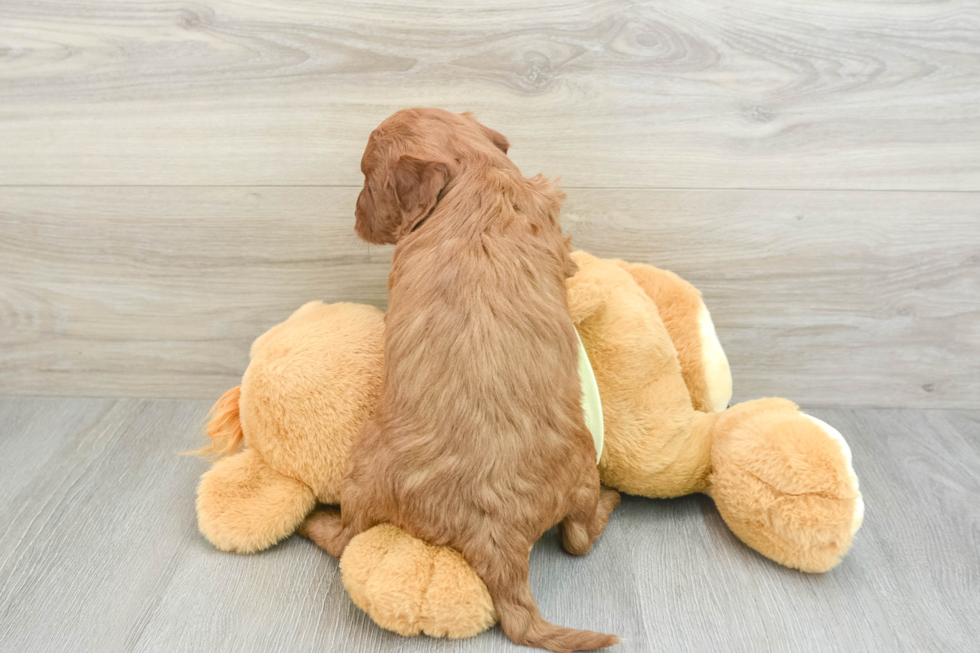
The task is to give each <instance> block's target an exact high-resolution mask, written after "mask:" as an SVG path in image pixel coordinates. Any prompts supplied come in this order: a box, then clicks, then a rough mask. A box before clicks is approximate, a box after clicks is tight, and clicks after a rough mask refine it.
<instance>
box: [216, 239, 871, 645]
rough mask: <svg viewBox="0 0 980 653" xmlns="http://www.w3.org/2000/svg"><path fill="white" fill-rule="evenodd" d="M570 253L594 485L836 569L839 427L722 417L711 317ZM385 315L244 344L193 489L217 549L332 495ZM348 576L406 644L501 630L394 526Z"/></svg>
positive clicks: (771, 553)
mask: <svg viewBox="0 0 980 653" xmlns="http://www.w3.org/2000/svg"><path fill="white" fill-rule="evenodd" d="M574 259H575V261H576V263H578V266H579V271H578V273H577V274H576V275H575V276H574V277H572V278H570V279H569V280H568V301H569V308H570V311H571V315H572V319H573V320H574V322H575V325H576V327H577V329H578V332H579V335H580V337H581V340H582V342H583V343H584V345H585V349H586V351H587V353H588V357H589V361H590V362H591V364H592V368H593V371H594V373H595V377H596V381H597V383H598V387H599V394H600V397H601V404H602V416H603V420H604V423H605V438H604V446H603V449H602V454H601V459H600V460H599V472H600V476H601V478H602V482H603V483H604V484H606V485H609V486H612V487H614V488H616V489H618V490H620V491H621V492H626V493H629V494H635V495H642V496H646V497H657V498H665V497H677V496H682V495H685V494H691V493H694V492H702V493H705V494H707V495H709V496H711V497H712V498H713V499H714V501H715V504H716V505H717V507H718V511H719V512H720V513H721V515H722V517H723V518H724V520H725V522H726V523H727V524H728V526H729V527H730V528H731V529H732V531H733V532H734V533H735V534H736V535H737V536H738V537H740V538H741V539H742V540H743V541H744V542H745V543H746V544H748V545H749V546H750V547H752V548H753V549H755V550H756V551H758V552H759V553H761V554H763V555H765V556H768V557H769V558H772V559H773V560H775V561H777V562H779V563H782V564H784V565H787V566H790V567H795V568H797V569H801V570H803V571H808V572H823V571H826V570H828V569H830V568H831V567H833V566H834V565H836V564H837V563H838V562H839V561H840V559H841V557H842V556H843V555H844V554H845V553H846V551H847V549H848V547H849V546H850V544H851V540H852V538H853V536H854V533H855V532H856V531H857V529H858V528H859V527H860V526H861V520H862V517H863V503H862V500H861V495H860V493H859V492H858V480H857V477H856V476H855V474H854V470H853V469H852V467H851V455H850V451H849V449H848V447H847V444H846V443H845V442H844V439H843V438H842V437H841V436H840V434H839V433H838V432H837V431H836V430H834V429H833V428H832V427H831V426H829V425H827V424H825V423H824V422H821V421H820V420H818V419H816V418H813V417H810V416H808V415H806V414H804V413H801V412H800V411H799V410H798V409H797V407H796V406H795V405H794V404H793V403H792V402H790V401H787V400H785V399H759V400H756V401H749V402H745V403H742V404H738V405H736V406H733V407H731V408H728V407H727V406H728V402H729V400H730V398H731V376H730V372H729V368H728V362H727V360H726V358H725V354H724V352H723V351H722V348H721V345H720V344H719V342H718V339H717V336H716V335H715V330H714V327H713V325H712V322H711V317H710V315H709V313H708V311H707V309H706V308H705V306H704V304H703V302H702V300H701V295H700V293H699V292H698V291H697V290H696V289H695V288H694V287H693V286H691V285H690V284H688V283H687V282H685V281H684V280H682V279H681V278H680V277H678V276H677V275H675V274H673V273H671V272H667V271H663V270H658V269H656V268H653V267H650V266H647V265H630V264H627V263H624V262H622V261H614V260H604V259H599V258H596V257H593V256H591V255H589V254H586V253H584V252H576V253H575V254H574ZM383 318H384V316H383V314H382V313H381V312H380V311H378V310H377V309H375V308H371V307H368V306H361V305H356V304H332V305H325V304H322V303H319V302H313V303H309V304H306V305H305V306H303V307H302V308H300V309H299V310H298V311H296V313H294V314H293V315H292V316H291V317H290V318H289V319H288V320H286V321H285V322H283V323H282V324H280V325H278V326H275V327H273V328H272V329H270V330H269V331H268V332H267V333H265V334H264V335H262V336H261V337H260V338H259V339H258V340H256V341H255V344H253V345H252V352H251V364H250V365H249V367H248V369H247V370H246V372H245V375H244V377H243V379H242V384H241V386H239V387H238V388H234V389H232V390H229V391H228V392H227V393H225V395H224V396H223V397H222V398H221V399H220V400H219V401H218V403H217V404H216V405H215V407H214V409H213V415H212V419H211V422H210V424H209V426H208V434H209V435H210V436H211V438H212V443H211V445H210V446H208V447H205V449H203V450H202V451H201V452H202V453H211V454H217V455H219V456H221V455H224V454H233V455H228V456H227V457H224V458H221V459H220V460H218V461H217V463H216V464H215V465H214V467H213V468H212V469H211V470H210V471H208V472H207V473H205V474H204V475H203V476H202V477H201V482H200V485H199V487H198V498H197V512H198V521H199V525H200V529H201V532H202V533H203V534H204V535H205V536H206V537H207V538H208V539H209V540H210V541H211V542H212V543H213V544H214V545H215V546H217V547H218V548H219V549H222V550H226V551H239V552H252V551H258V550H261V549H264V548H267V547H269V546H271V545H273V544H274V543H276V542H277V541H279V540H281V539H283V538H285V537H288V536H289V535H290V534H292V533H294V532H295V531H296V530H297V529H298V528H300V527H301V524H303V522H304V519H305V518H306V517H307V516H308V515H309V513H310V512H311V511H312V510H313V509H314V506H315V504H316V503H317V502H320V503H325V504H336V503H338V502H339V496H340V484H341V480H342V476H343V472H344V465H345V461H346V458H347V455H348V451H349V449H350V445H351V441H352V439H353V438H354V437H355V436H356V434H357V432H358V430H359V428H360V427H361V425H362V424H363V423H364V421H365V420H366V419H367V418H368V416H369V415H370V413H371V411H372V410H373V407H374V404H375V401H376V399H377V396H378V392H379V389H380V385H381V377H382V367H383V355H382V341H383V338H382V336H383V330H384V321H383ZM243 443H244V448H243V449H241V450H240V451H239V448H240V446H241V445H242V444H243ZM612 519H615V514H614V515H613V516H612ZM340 569H341V573H342V575H343V580H344V584H345V586H346V587H347V590H348V592H349V593H350V595H351V598H352V599H353V600H354V602H355V603H356V604H357V605H358V606H360V607H361V608H362V609H363V610H365V611H366V612H367V613H368V614H370V615H371V617H372V618H373V619H374V620H375V621H376V622H377V623H378V624H379V625H381V626H382V627H385V628H388V629H390V630H393V631H395V632H398V633H401V634H403V635H414V634H418V633H420V632H425V633H427V634H429V635H433V636H449V637H464V636H469V635H474V634H476V633H478V632H480V631H482V630H484V629H486V628H488V627H490V626H492V625H493V624H494V623H495V621H496V616H495V614H494V611H493V604H492V601H491V600H490V595H489V594H488V593H487V590H486V587H484V585H483V583H482V582H481V581H480V579H479V577H478V576H477V575H476V573H475V572H474V571H473V570H472V569H470V568H469V566H468V565H467V563H466V562H465V561H464V560H463V558H462V556H460V554H459V553H457V552H456V551H454V550H452V549H449V548H446V547H434V546H430V545H428V544H426V543H424V542H422V541H420V540H417V539H415V538H413V537H411V536H409V535H407V534H406V533H404V532H403V531H401V530H399V529H397V528H395V527H394V526H391V525H381V526H377V527H375V528H373V529H371V530H369V531H366V532H364V533H362V534H360V535H359V536H357V537H356V538H354V540H353V541H352V542H351V543H350V545H349V546H348V548H347V550H346V551H345V552H344V555H343V558H342V559H341V561H340Z"/></svg>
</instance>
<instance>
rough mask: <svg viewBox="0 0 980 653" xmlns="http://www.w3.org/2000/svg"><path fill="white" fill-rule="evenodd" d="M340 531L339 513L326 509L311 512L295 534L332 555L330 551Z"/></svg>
mask: <svg viewBox="0 0 980 653" xmlns="http://www.w3.org/2000/svg"><path fill="white" fill-rule="evenodd" d="M340 531H341V522H340V511H339V510H336V509H328V510H314V511H313V512H311V513H310V514H309V516H308V517H307V518H306V519H305V520H304V521H303V523H302V524H301V525H300V527H299V529H298V530H297V531H296V533H297V535H299V536H301V537H305V538H306V539H308V540H313V542H314V543H315V544H316V545H317V546H318V547H320V548H321V549H323V550H325V551H327V552H328V553H330V554H331V555H334V554H333V552H332V551H331V549H332V548H333V546H332V545H333V543H334V542H335V541H336V539H337V536H338V535H339V534H340ZM338 557H339V556H338Z"/></svg>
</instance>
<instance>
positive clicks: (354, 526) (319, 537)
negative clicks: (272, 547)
mask: <svg viewBox="0 0 980 653" xmlns="http://www.w3.org/2000/svg"><path fill="white" fill-rule="evenodd" d="M340 502H341V506H342V511H343V514H341V511H340V510H337V509H336V508H329V509H327V510H314V511H313V512H311V513H310V514H309V516H308V517H307V518H306V520H305V521H304V522H303V524H302V525H301V526H300V527H299V531H298V532H299V534H300V535H302V536H303V537H305V538H308V539H311V540H313V542H314V543H315V544H316V545H317V546H318V547H320V548H321V549H323V550H324V551H326V552H327V553H329V554H330V555H332V556H333V557H335V558H339V557H340V556H342V555H343V554H344V549H346V548H347V545H348V544H350V541H351V540H352V539H354V537H355V536H357V535H358V534H360V533H363V532H364V531H366V530H368V529H369V528H372V527H374V526H377V525H378V524H380V523H381V522H383V521H386V520H385V519H382V518H381V517H380V516H379V515H377V514H376V512H375V510H374V509H373V507H372V506H373V505H374V504H372V502H371V500H370V498H369V496H367V495H365V493H364V490H363V489H362V488H361V487H359V486H357V485H356V484H354V483H353V482H351V481H348V485H347V487H345V488H344V490H343V495H342V496H341V499H340Z"/></svg>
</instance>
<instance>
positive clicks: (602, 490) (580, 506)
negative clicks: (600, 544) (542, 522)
mask: <svg viewBox="0 0 980 653" xmlns="http://www.w3.org/2000/svg"><path fill="white" fill-rule="evenodd" d="M596 486H598V487H597V489H598V492H596V490H595V489H593V488H596ZM618 505H619V492H617V491H616V490H614V489H612V488H608V487H605V486H599V483H598V479H596V481H595V485H594V486H592V487H581V488H579V489H578V490H576V492H575V495H574V496H573V498H572V507H571V510H569V512H568V515H567V516H566V517H565V519H563V520H562V523H561V527H562V534H561V544H562V547H564V549H565V550H566V551H568V552H569V553H571V554H572V555H576V556H580V555H585V554H586V553H588V552H589V550H590V549H592V545H593V544H595V541H596V540H597V539H598V538H599V536H600V535H602V531H604V530H605V529H606V524H607V523H608V522H609V513H611V512H612V511H613V510H615V508H616V506H618Z"/></svg>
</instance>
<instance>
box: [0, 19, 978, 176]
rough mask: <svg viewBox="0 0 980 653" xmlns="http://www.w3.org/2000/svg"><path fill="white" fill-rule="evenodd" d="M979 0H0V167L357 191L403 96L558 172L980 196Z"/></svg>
mask: <svg viewBox="0 0 980 653" xmlns="http://www.w3.org/2000/svg"><path fill="white" fill-rule="evenodd" d="M978 34H980V7H978V5H977V3H976V2H971V1H967V2H933V1H931V0H921V1H912V2H909V1H900V0H894V1H875V2H851V1H834V2H819V3H800V2H795V3H784V2H777V1H775V0H745V1H742V2H731V3H721V4H719V3H716V2H710V1H708V0H697V1H692V0H669V1H658V2H642V3H641V2H636V3H634V2H628V1H626V0H579V1H575V2H568V1H567V0H545V1H543V2H535V3H528V2H524V1H517V0H508V1H498V2H493V3H480V4H479V6H475V5H473V4H472V3H465V2H440V3H433V2H428V1H427V0H408V1H402V0H398V1H395V0H372V1H369V2H365V1H363V0H341V1H333V2H329V3H324V2H314V1H311V0H291V1H290V2H289V3H283V2H279V1H277V0H254V1H251V2H236V1H234V0H208V1H207V2H197V3H192V4H180V3H176V4H175V3H172V2H163V1H145V2H138V3H136V2H122V1H119V0H48V1H46V2H43V3H38V2H34V1H32V0H4V2H3V3H0V144H2V148H3V155H2V156H0V183H2V184H44V185H50V184H193V185H207V184H246V185H256V184H271V185H282V184H314V185H319V184H327V185H333V184H341V185H347V184H356V183H359V181H360V179H359V176H360V175H359V171H358V165H357V163H358V159H359V157H360V152H361V149H362V147H363V144H364V141H365V138H366V136H367V134H368V133H369V132H370V130H371V128H373V127H374V126H375V125H376V124H377V123H378V122H379V121H380V120H381V119H382V118H383V117H385V116H386V115H388V114H390V113H391V112H392V111H394V110H395V109H397V108H401V107H403V106H411V105H436V106H442V107H446V108H449V109H452V110H459V111H462V110H469V109H472V110H475V111H476V112H477V113H478V115H479V117H480V118H482V119H483V120H484V121H486V122H487V123H488V124H490V125H492V126H494V127H496V128H498V129H499V130H500V131H502V132H503V133H504V134H506V135H507V136H509V137H510V138H511V140H512V141H513V144H514V148H513V156H514V158H515V160H516V161H518V162H519V164H520V165H521V166H522V167H523V168H524V169H525V170H527V171H529V172H531V173H536V172H544V173H546V174H550V175H563V176H564V178H565V181H566V183H567V185H569V186H588V187H594V186H607V187H638V186H642V187H657V188H665V187H666V188H692V187H695V188H705V187H708V188H713V187H721V188H747V187H751V188H857V189H869V188H875V189H913V188H914V189H933V190H980V66H978V64H977V61H978V57H980V37H978Z"/></svg>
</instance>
